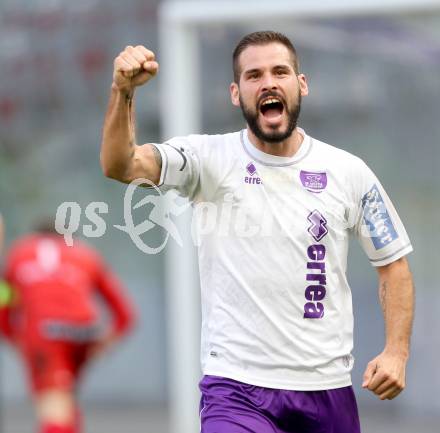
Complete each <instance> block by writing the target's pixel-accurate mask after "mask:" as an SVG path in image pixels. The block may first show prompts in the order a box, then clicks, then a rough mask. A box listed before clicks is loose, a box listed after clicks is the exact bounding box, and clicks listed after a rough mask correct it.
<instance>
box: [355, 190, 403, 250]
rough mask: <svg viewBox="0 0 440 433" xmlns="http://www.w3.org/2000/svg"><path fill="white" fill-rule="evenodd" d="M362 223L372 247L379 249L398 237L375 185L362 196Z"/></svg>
mask: <svg viewBox="0 0 440 433" xmlns="http://www.w3.org/2000/svg"><path fill="white" fill-rule="evenodd" d="M362 208H363V217H364V223H365V226H366V229H367V233H364V234H367V235H368V236H370V238H371V240H372V242H373V245H374V248H376V250H379V249H381V248H383V247H385V246H387V245H388V244H389V243H391V242H393V241H394V240H395V239H397V238H398V237H399V235H398V234H397V232H396V229H395V228H394V225H393V222H392V220H391V218H390V215H389V213H388V210H387V208H386V205H385V203H384V201H383V198H382V196H381V194H380V191H379V189H378V188H377V186H376V185H373V187H372V188H371V189H370V191H368V192H367V193H366V194H365V195H364V197H363V198H362Z"/></svg>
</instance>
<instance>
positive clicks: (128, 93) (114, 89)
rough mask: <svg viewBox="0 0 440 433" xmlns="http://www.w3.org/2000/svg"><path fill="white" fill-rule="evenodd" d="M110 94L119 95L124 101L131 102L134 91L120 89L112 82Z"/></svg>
mask: <svg viewBox="0 0 440 433" xmlns="http://www.w3.org/2000/svg"><path fill="white" fill-rule="evenodd" d="M111 88H112V92H115V93H118V94H120V95H121V96H122V97H123V98H124V99H127V100H131V99H133V96H134V89H132V88H120V87H119V86H118V85H117V84H116V83H115V82H114V81H113V82H112V87H111Z"/></svg>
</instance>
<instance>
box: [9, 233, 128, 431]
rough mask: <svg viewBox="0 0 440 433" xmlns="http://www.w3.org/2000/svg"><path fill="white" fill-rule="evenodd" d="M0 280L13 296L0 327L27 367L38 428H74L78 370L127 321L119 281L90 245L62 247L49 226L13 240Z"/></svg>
mask: <svg viewBox="0 0 440 433" xmlns="http://www.w3.org/2000/svg"><path fill="white" fill-rule="evenodd" d="M4 279H5V280H6V282H7V283H8V284H9V285H10V286H12V287H13V288H14V290H15V296H14V297H15V300H13V301H12V302H10V303H9V305H8V306H7V308H2V309H0V312H1V313H0V326H1V330H2V333H3V334H4V335H5V336H6V338H7V339H8V340H9V341H10V342H11V343H12V344H13V345H14V346H15V347H16V348H17V350H18V351H19V353H20V354H21V355H22V357H23V360H24V362H25V365H26V368H27V370H28V372H29V377H30V383H31V387H32V391H33V395H34V402H35V406H36V412H37V417H38V420H39V423H40V430H39V432H40V433H79V432H80V431H81V427H80V416H79V410H78V405H77V402H76V391H77V385H78V379H79V377H80V374H81V372H82V371H83V369H84V367H85V365H86V364H87V362H88V361H89V360H90V359H91V358H93V357H95V356H96V355H97V354H98V353H101V352H103V351H104V350H105V349H107V348H108V347H109V346H111V345H112V344H114V343H115V342H116V341H118V340H119V339H120V338H121V337H122V336H123V335H124V334H125V333H126V332H127V331H128V330H129V329H130V328H131V326H132V325H133V311H132V307H131V305H130V303H129V302H128V300H127V297H126V295H125V293H124V292H125V290H124V287H123V286H122V284H121V283H120V281H119V280H118V279H117V278H116V276H115V275H114V274H113V273H112V272H111V271H110V270H109V268H108V267H107V266H106V265H105V264H104V262H103V260H102V258H101V257H100V256H99V255H98V254H97V252H96V251H94V250H93V249H91V248H90V247H88V246H86V245H84V244H82V243H80V242H78V241H75V244H74V245H73V246H72V247H69V246H67V245H66V244H65V242H64V239H63V238H62V237H61V236H59V235H58V234H57V233H56V232H54V231H53V229H52V227H51V226H50V225H48V226H47V227H40V229H39V230H38V231H37V232H36V233H34V234H30V235H28V236H25V237H23V238H21V239H19V240H17V241H16V242H15V243H14V244H13V245H12V247H11V248H10V250H9V252H8V253H7V255H6V257H5V272H4ZM95 295H100V296H101V298H103V300H104V301H105V304H106V306H107V307H108V309H109V310H110V312H111V313H112V317H113V320H112V323H111V325H106V323H105V321H103V320H101V317H100V314H99V312H98V306H97V304H96V302H95V301H96V296H95Z"/></svg>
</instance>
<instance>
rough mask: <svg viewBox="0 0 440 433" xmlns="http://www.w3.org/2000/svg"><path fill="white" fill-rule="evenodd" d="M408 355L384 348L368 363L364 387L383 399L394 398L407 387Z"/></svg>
mask: <svg viewBox="0 0 440 433" xmlns="http://www.w3.org/2000/svg"><path fill="white" fill-rule="evenodd" d="M406 363H407V357H406V356H402V355H397V354H392V353H388V352H387V351H386V350H384V351H383V352H382V353H381V354H380V355H379V356H376V358H374V359H373V360H372V361H370V362H369V363H368V365H367V368H366V370H365V373H364V381H363V383H362V387H363V388H367V389H369V390H370V391H372V392H373V393H374V394H376V395H377V396H378V397H379V398H380V399H381V400H392V399H393V398H395V397H397V396H398V395H399V394H400V393H401V392H402V391H403V389H404V388H405V368H406Z"/></svg>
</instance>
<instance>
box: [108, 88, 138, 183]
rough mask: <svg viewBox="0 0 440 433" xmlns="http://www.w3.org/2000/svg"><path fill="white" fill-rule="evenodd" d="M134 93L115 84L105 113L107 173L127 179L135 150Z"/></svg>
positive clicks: (119, 178)
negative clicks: (121, 89) (120, 89)
mask: <svg viewBox="0 0 440 433" xmlns="http://www.w3.org/2000/svg"><path fill="white" fill-rule="evenodd" d="M133 116H134V111H133V93H132V92H131V93H126V92H121V91H119V90H118V89H117V88H116V87H115V86H114V85H113V86H112V90H111V95H110V102H109V107H108V110H107V113H106V116H105V121H104V128H103V138H102V145H101V166H102V169H103V171H104V174H105V175H106V176H108V177H112V178H115V179H118V180H121V181H124V180H125V179H126V177H127V174H128V173H129V171H130V166H131V164H132V163H133V159H134V153H135V131H134V118H133Z"/></svg>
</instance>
